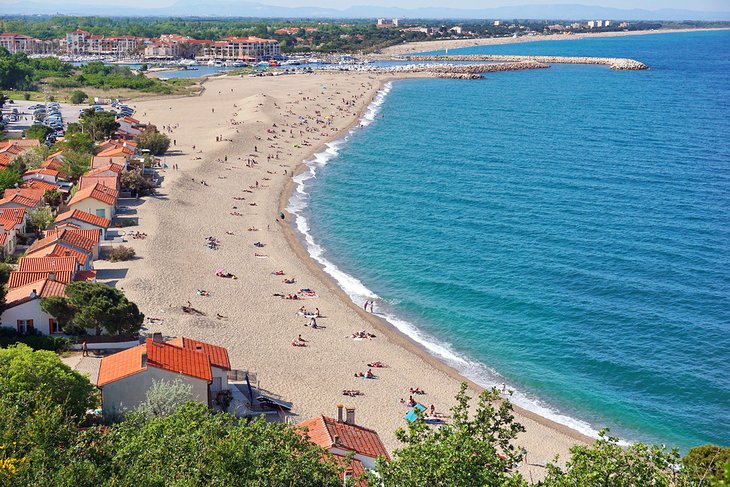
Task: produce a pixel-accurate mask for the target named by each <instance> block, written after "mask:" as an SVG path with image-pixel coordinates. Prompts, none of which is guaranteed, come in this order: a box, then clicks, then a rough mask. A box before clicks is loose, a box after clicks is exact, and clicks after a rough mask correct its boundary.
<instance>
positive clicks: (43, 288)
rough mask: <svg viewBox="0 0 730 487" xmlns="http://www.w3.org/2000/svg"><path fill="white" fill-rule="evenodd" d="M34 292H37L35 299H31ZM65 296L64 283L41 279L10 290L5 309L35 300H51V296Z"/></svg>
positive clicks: (6, 297) (6, 296)
mask: <svg viewBox="0 0 730 487" xmlns="http://www.w3.org/2000/svg"><path fill="white" fill-rule="evenodd" d="M33 291H35V292H36V296H35V297H31V293H32V292H33ZM65 294H66V285H65V284H64V283H62V282H57V281H50V280H48V279H41V280H38V281H35V282H31V283H29V284H26V285H25V286H22V287H16V288H15V289H11V290H9V291H8V294H6V295H5V309H8V308H13V307H15V306H18V305H21V304H23V303H27V302H28V301H31V300H33V299H35V298H50V297H51V296H64V295H65Z"/></svg>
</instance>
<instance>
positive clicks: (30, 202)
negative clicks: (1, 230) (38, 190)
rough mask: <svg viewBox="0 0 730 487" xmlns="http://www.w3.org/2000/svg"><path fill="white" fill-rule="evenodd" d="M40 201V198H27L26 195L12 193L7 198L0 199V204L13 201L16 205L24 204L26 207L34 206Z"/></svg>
mask: <svg viewBox="0 0 730 487" xmlns="http://www.w3.org/2000/svg"><path fill="white" fill-rule="evenodd" d="M40 202H41V201H40V199H33V198H28V197H27V196H23V195H21V194H12V195H10V196H8V197H7V198H3V199H1V200H0V205H5V204H8V203H14V204H16V205H21V206H25V207H26V208H35V207H37V206H38V204H39V203H40Z"/></svg>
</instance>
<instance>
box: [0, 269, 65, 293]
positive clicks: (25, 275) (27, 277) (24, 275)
mask: <svg viewBox="0 0 730 487" xmlns="http://www.w3.org/2000/svg"><path fill="white" fill-rule="evenodd" d="M51 274H54V275H55V277H54V279H53V280H54V281H58V282H62V283H64V284H68V283H69V282H71V278H72V276H73V272H69V271H45V272H19V271H13V272H11V273H10V279H9V280H8V288H9V289H14V288H16V287H22V286H26V285H28V284H30V283H32V282H37V281H40V280H41V279H50V278H51V277H52V276H51Z"/></svg>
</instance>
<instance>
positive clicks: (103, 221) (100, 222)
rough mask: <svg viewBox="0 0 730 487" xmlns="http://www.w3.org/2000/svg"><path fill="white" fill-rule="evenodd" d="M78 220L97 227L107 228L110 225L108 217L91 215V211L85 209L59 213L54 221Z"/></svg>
mask: <svg viewBox="0 0 730 487" xmlns="http://www.w3.org/2000/svg"><path fill="white" fill-rule="evenodd" d="M70 219H74V220H80V221H82V222H86V223H88V224H90V225H95V226H97V227H102V228H109V225H111V221H109V219H108V218H104V217H101V216H96V215H92V214H91V213H87V212H85V211H81V210H71V211H67V212H65V213H61V214H59V215H58V216H57V217H56V220H55V221H56V223H59V222H62V221H64V220H70Z"/></svg>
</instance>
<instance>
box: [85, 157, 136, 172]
mask: <svg viewBox="0 0 730 487" xmlns="http://www.w3.org/2000/svg"><path fill="white" fill-rule="evenodd" d="M127 161H128V158H127V156H106V157H102V156H94V157H93V158H92V159H91V170H94V169H99V168H100V167H105V166H111V165H117V166H122V170H125V169H127Z"/></svg>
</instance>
